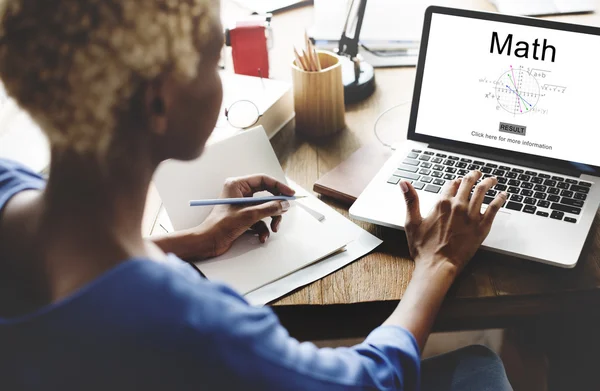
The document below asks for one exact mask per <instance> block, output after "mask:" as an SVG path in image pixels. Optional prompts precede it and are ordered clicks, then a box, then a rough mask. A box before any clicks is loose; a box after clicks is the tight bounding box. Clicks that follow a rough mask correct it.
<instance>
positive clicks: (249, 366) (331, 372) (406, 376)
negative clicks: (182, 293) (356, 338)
mask: <svg viewBox="0 0 600 391" xmlns="http://www.w3.org/2000/svg"><path fill="white" fill-rule="evenodd" d="M219 289H220V292H221V294H219V295H218V296H217V297H212V298H210V300H204V304H206V305H209V306H210V307H211V308H206V307H204V306H203V307H204V308H203V311H202V313H204V314H206V312H205V311H207V310H208V312H209V313H211V314H215V316H214V317H213V316H211V317H210V318H211V319H214V321H213V323H212V324H211V325H210V326H209V327H206V326H207V325H206V323H205V322H204V321H203V320H202V319H195V318H194V315H193V312H192V313H190V314H191V318H188V320H187V324H188V328H189V330H188V333H190V334H191V335H190V336H189V339H188V341H190V342H191V341H194V340H204V342H206V339H203V338H201V339H198V338H197V337H198V336H199V335H200V334H203V335H206V334H205V333H206V331H207V329H208V330H211V331H210V332H209V334H210V337H209V338H208V339H209V340H210V341H211V342H210V344H211V345H212V346H211V347H210V349H208V350H209V351H211V352H215V353H213V354H216V356H215V357H213V358H214V360H215V364H218V365H215V367H216V368H217V367H218V368H228V370H227V373H228V374H223V376H220V377H221V378H223V379H227V381H228V382H229V383H228V384H221V386H223V389H230V388H231V389H236V388H237V387H240V386H242V385H244V389H252V390H254V389H257V390H259V389H260V390H283V389H285V390H312V391H319V390H328V391H332V390H417V389H418V388H419V379H420V353H419V348H418V346H417V343H416V341H415V339H414V337H413V336H412V334H410V333H409V332H408V331H407V330H405V329H403V328H401V327H395V326H382V327H379V328H377V329H375V330H374V331H373V332H371V334H370V335H369V336H368V337H367V338H366V340H365V341H364V342H363V343H361V344H359V345H356V346H353V347H350V348H337V349H331V348H324V349H319V348H317V347H316V346H315V345H314V344H312V343H310V342H304V343H300V342H298V341H297V340H295V339H294V338H291V337H290V336H289V334H288V332H287V331H286V329H285V328H284V327H283V326H282V325H281V324H280V323H279V319H278V318H277V316H276V315H275V314H274V313H273V312H272V311H271V309H269V308H266V307H263V308H257V307H252V306H250V305H248V304H247V303H246V301H245V300H244V299H243V298H241V297H240V296H239V295H238V294H237V293H235V292H234V291H232V290H230V289H229V288H227V287H220V288H219ZM205 299H206V298H205ZM217 314H218V315H217ZM200 324H203V326H200ZM195 348H197V349H202V350H204V349H206V345H205V344H201V345H198V346H195ZM228 387H229V388H228Z"/></svg>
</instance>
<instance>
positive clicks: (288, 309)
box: [224, 0, 600, 339]
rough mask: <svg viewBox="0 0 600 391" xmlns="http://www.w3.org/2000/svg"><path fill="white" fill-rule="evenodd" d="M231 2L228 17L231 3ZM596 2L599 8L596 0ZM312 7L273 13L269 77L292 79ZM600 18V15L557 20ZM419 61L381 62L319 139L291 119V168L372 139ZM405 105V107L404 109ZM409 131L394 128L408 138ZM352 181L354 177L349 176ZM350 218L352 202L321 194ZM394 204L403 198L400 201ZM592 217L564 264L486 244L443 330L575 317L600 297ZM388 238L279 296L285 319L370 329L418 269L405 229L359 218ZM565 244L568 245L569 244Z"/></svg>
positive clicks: (303, 171)
mask: <svg viewBox="0 0 600 391" xmlns="http://www.w3.org/2000/svg"><path fill="white" fill-rule="evenodd" d="M454 5H455V6H457V7H461V8H474V9H481V10H493V8H492V7H491V6H490V5H489V4H488V2H487V1H485V0H480V1H477V0H464V1H460V0H457V1H455V4H454ZM234 8H235V7H234V6H233V5H232V4H228V2H227V1H226V0H225V3H224V10H225V15H226V16H228V15H232V14H235V13H236V12H237V13H240V12H243V11H240V10H239V9H238V10H235V9H234ZM598 9H599V10H600V4H599V7H598ZM312 13H313V11H312V8H310V7H308V8H301V9H298V10H293V11H289V12H286V13H283V14H279V15H276V16H275V17H274V19H273V22H272V25H273V30H274V36H275V47H274V49H273V52H272V56H271V58H272V75H273V77H274V78H278V79H286V80H290V79H291V75H290V70H289V64H290V62H291V61H292V45H293V43H300V42H301V40H302V37H303V32H304V29H305V28H307V27H309V26H310V25H311V24H312V18H313V15H312ZM554 19H557V20H562V21H569V22H573V23H582V24H592V25H600V14H592V15H577V16H564V17H558V18H554ZM414 78H415V68H390V69H377V71H376V80H377V90H376V92H375V94H374V95H373V96H372V97H371V98H369V99H368V100H366V101H364V102H362V103H359V104H356V105H352V106H350V107H348V108H347V117H346V120H347V124H348V129H346V130H345V131H343V132H342V133H340V134H338V135H336V136H334V137H331V138H329V139H327V140H322V141H319V142H308V141H306V140H304V139H303V138H302V137H300V136H298V135H296V134H295V133H294V129H293V124H290V125H288V126H287V127H286V128H285V129H284V130H282V131H281V133H280V134H278V135H277V136H275V137H274V139H273V140H272V144H273V146H274V149H275V151H276V153H277V155H278V157H279V160H280V162H281V164H282V165H283V168H284V169H285V172H286V173H287V175H289V176H290V177H291V178H292V179H293V180H294V181H296V182H297V183H299V184H300V185H302V186H303V187H305V188H306V189H312V186H313V184H314V182H315V181H316V180H317V179H318V178H319V177H320V176H322V175H324V174H325V173H327V172H328V171H329V170H331V169H333V168H334V167H335V166H337V165H338V164H339V163H341V162H342V161H343V160H344V159H346V158H347V157H348V156H350V155H351V154H352V153H353V152H354V151H356V150H357V149H358V148H359V147H360V146H362V145H365V144H367V143H375V142H376V139H375V137H374V135H373V123H374V121H375V119H376V118H377V116H378V115H379V114H380V113H381V112H382V111H383V110H385V109H387V108H389V107H391V106H393V105H395V104H397V103H400V102H402V101H410V100H411V97H412V89H413V84H414ZM406 112H407V113H408V110H407V111H406ZM403 132H404V129H400V128H399V129H398V132H397V133H398V134H397V136H400V137H404V136H405V135H403V134H402V133H403ZM349 180H352V179H351V178H349ZM324 201H326V202H327V203H329V204H330V205H331V206H332V207H334V208H335V209H336V210H338V211H339V212H341V213H342V214H344V215H346V216H348V212H347V209H346V208H344V207H340V205H338V204H336V203H335V202H332V201H331V200H327V199H324ZM398 202H403V200H401V199H399V200H398ZM598 222H599V217H597V218H596V221H595V223H594V225H593V228H592V230H591V232H590V235H589V237H588V240H587V244H586V246H585V248H584V250H583V253H582V256H581V259H580V261H579V263H578V265H577V267H575V268H574V269H572V270H564V269H559V268H555V267H551V266H545V265H542V264H537V263H533V262H526V261H521V260H518V259H516V258H512V257H507V256H501V255H498V254H493V253H489V252H484V251H482V252H480V253H479V254H477V255H476V257H475V259H473V261H472V262H471V264H470V265H469V266H468V267H467V269H466V270H465V271H464V273H463V274H462V275H461V276H460V277H459V279H458V280H457V281H456V283H455V285H454V286H453V288H452V289H451V291H450V293H449V294H448V298H447V300H446V301H445V303H444V305H443V307H442V309H441V312H440V315H439V317H438V320H437V323H436V325H435V328H436V329H437V330H452V329H472V328H491V327H506V326H509V325H515V324H519V323H521V322H524V321H527V320H533V319H539V318H540V317H543V316H576V315H580V314H582V313H585V312H587V311H590V310H592V309H595V308H597V306H598V305H599V304H600V225H599V224H598ZM356 223H357V224H359V225H360V226H362V227H363V228H365V229H366V230H368V231H370V232H371V233H373V234H374V235H376V236H378V237H379V238H381V239H383V240H384V244H382V245H381V246H380V247H379V248H378V249H377V250H376V251H375V252H373V253H372V254H369V255H367V256H365V257H363V258H362V259H360V260H359V261H356V262H354V263H352V264H350V265H348V266H347V267H345V268H343V269H341V270H339V271H337V272H335V273H333V274H331V275H329V276H327V277H325V278H323V279H321V280H319V281H316V282H314V283H312V284H310V285H308V286H306V287H304V288H302V289H300V290H298V291H296V292H294V293H292V294H290V295H288V296H286V297H284V298H282V299H280V300H278V301H276V302H275V303H273V305H274V309H275V311H276V312H277V313H278V314H279V316H280V318H281V320H282V322H283V323H284V325H285V326H286V327H287V328H288V329H289V330H290V332H291V334H292V335H294V336H295V337H297V338H299V339H329V338H342V337H358V336H364V335H366V334H367V333H368V332H369V331H370V330H372V329H373V328H374V327H376V326H377V325H379V324H380V323H381V322H382V321H383V320H384V319H385V318H386V317H387V316H388V315H389V313H390V312H391V311H392V309H393V308H394V307H395V306H396V304H397V302H398V300H399V299H401V298H402V295H403V293H404V291H405V289H406V287H407V284H408V282H409V280H410V278H411V274H412V270H413V262H412V261H411V260H410V259H409V258H408V250H407V245H406V238H405V235H404V233H403V232H400V231H396V230H392V229H387V228H383V227H378V226H376V225H373V224H367V223H363V222H359V221H357V222H356ZM565 245H569V243H565Z"/></svg>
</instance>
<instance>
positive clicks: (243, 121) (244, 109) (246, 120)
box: [225, 100, 262, 129]
mask: <svg viewBox="0 0 600 391" xmlns="http://www.w3.org/2000/svg"><path fill="white" fill-rule="evenodd" d="M260 117H262V114H260V111H259V110H258V106H256V105H255V104H254V103H253V102H251V101H249V100H238V101H236V102H233V103H232V104H231V106H229V107H228V108H226V109H225V118H227V122H228V123H229V125H231V126H233V127H234V128H237V129H247V128H249V127H251V126H253V125H256V123H257V122H258V120H259V119H260Z"/></svg>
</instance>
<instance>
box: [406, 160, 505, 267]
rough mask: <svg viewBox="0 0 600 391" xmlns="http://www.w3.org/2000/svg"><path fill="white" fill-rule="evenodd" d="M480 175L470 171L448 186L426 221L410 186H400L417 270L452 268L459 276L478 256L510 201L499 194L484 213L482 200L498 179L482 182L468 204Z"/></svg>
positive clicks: (407, 231) (409, 244) (417, 198)
mask: <svg viewBox="0 0 600 391" xmlns="http://www.w3.org/2000/svg"><path fill="white" fill-rule="evenodd" d="M481 175H482V174H481V172H480V171H471V172H470V173H469V174H467V175H466V176H465V177H464V178H462V179H456V180H454V181H452V182H449V183H448V184H447V185H446V187H445V188H444V189H443V191H442V194H441V197H440V200H439V201H438V203H437V205H436V206H435V207H434V208H433V210H432V211H431V213H430V214H429V216H427V217H426V218H423V217H421V213H420V210H419V196H418V195H417V192H416V191H415V189H414V188H413V187H412V185H411V184H410V183H408V182H405V181H402V182H400V188H401V190H402V192H403V193H404V199H405V201H406V207H407V215H406V224H405V229H406V236H407V238H408V246H409V250H410V254H411V256H412V257H413V259H414V260H415V265H416V266H415V267H416V268H420V267H434V268H437V267H439V266H450V269H451V270H452V272H453V273H452V274H454V276H456V275H458V273H460V271H461V270H462V269H463V268H464V266H465V265H466V264H467V263H468V262H469V260H470V259H471V258H472V257H473V255H475V252H476V251H477V249H478V248H479V246H480V245H481V243H482V242H483V241H484V239H485V238H486V237H487V235H488V233H489V232H490V229H491V227H492V222H493V221H494V217H496V213H497V212H498V210H499V209H500V208H501V207H502V205H504V202H505V201H506V199H507V194H506V193H505V192H502V193H498V194H497V195H496V198H495V199H494V200H493V201H492V202H491V203H490V204H489V206H488V208H487V209H486V210H485V212H484V213H481V206H482V203H483V197H484V196H485V194H486V193H487V191H488V190H489V189H490V188H491V187H493V186H494V185H496V183H498V181H497V179H496V178H495V177H489V178H486V179H484V180H482V181H481V182H480V183H479V184H477V186H476V187H475V190H474V192H473V196H472V197H471V199H470V200H469V196H470V194H471V189H472V187H473V186H474V185H475V184H476V183H477V181H478V180H479V178H481Z"/></svg>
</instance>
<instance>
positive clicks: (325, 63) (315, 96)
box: [292, 51, 346, 137]
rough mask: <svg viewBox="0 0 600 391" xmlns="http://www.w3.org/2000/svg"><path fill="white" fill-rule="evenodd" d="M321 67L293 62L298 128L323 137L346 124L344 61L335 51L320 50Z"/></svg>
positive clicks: (300, 130)
mask: <svg viewBox="0 0 600 391" xmlns="http://www.w3.org/2000/svg"><path fill="white" fill-rule="evenodd" d="M317 55H318V56H319V61H320V62H321V70H320V71H314V72H308V71H304V70H302V69H301V68H299V67H297V66H296V64H295V62H292V80H293V85H294V109H295V111H296V131H297V132H299V133H301V134H304V135H306V136H309V137H322V136H327V135H330V134H333V133H335V132H337V131H339V130H342V129H344V128H345V127H346V122H345V108H344V85H343V83H342V64H341V63H340V59H339V57H338V56H336V55H335V54H333V53H329V52H325V51H317Z"/></svg>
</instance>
